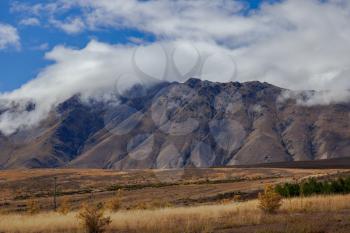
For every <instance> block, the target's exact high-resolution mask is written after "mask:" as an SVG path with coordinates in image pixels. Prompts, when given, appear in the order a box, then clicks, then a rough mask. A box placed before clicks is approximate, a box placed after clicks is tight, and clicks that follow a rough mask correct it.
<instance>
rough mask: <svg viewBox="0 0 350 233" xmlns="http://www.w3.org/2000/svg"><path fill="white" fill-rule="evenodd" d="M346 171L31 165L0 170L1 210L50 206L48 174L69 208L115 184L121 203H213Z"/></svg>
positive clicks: (108, 193) (104, 195)
mask: <svg viewBox="0 0 350 233" xmlns="http://www.w3.org/2000/svg"><path fill="white" fill-rule="evenodd" d="M345 173H346V174H347V173H349V174H350V170H348V169H340V170H339V169H288V168H211V169H185V170H130V171H113V170H99V169H37V170H8V171H0V190H1V196H0V206H1V207H2V210H6V211H11V212H13V211H15V212H18V211H19V212H21V211H25V209H26V203H27V201H28V199H34V200H37V201H39V202H40V206H41V208H42V209H43V210H49V209H52V208H53V190H54V178H55V177H57V196H58V201H60V200H61V199H62V198H63V197H65V198H68V199H69V200H70V201H71V202H72V205H73V207H74V208H77V207H78V206H79V205H80V204H81V203H82V202H84V201H87V200H94V201H96V202H99V201H105V200H107V199H108V198H110V197H112V196H113V195H114V194H115V192H116V191H117V190H119V189H121V190H122V192H123V197H122V199H123V204H122V205H123V208H125V209H130V208H134V207H136V206H138V205H140V203H141V204H147V205H152V204H155V203H156V204H155V205H161V204H162V203H163V204H164V205H165V203H166V205H171V206H189V205H202V204H208V203H217V202H220V201H222V200H225V199H232V198H233V197H234V196H235V195H241V197H242V198H244V199H252V198H255V197H256V196H257V193H258V192H259V191H260V190H262V188H263V187H264V185H266V184H275V183H280V182H286V181H293V180H300V179H305V178H307V177H310V176H331V175H340V174H345Z"/></svg>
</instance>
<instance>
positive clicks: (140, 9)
mask: <svg viewBox="0 0 350 233" xmlns="http://www.w3.org/2000/svg"><path fill="white" fill-rule="evenodd" d="M72 9H74V11H73V13H71V11H70V10H72ZM12 11H13V12H19V11H21V12H25V15H26V17H28V18H37V19H38V21H39V20H40V22H47V24H48V25H50V26H54V27H57V28H59V29H62V30H63V31H65V32H67V33H69V34H76V33H80V32H83V31H94V30H106V29H108V30H114V29H120V28H132V29H136V30H139V31H143V32H145V33H150V34H152V35H154V36H155V38H156V40H155V42H152V43H151V42H144V41H143V40H142V38H140V40H135V39H137V38H133V39H132V40H130V43H129V44H107V43H103V42H98V41H95V40H92V41H91V42H90V43H88V44H87V45H86V47H85V48H81V49H77V48H71V47H69V46H56V47H55V48H54V49H53V50H52V51H50V52H48V53H47V54H46V58H47V59H49V60H52V61H54V63H53V64H52V65H49V66H48V67H46V68H45V69H44V70H42V71H41V72H40V74H39V75H38V76H37V77H35V78H34V79H33V80H32V81H30V82H28V83H27V84H25V85H23V86H22V87H21V88H19V89H18V90H15V91H13V92H11V93H3V94H1V96H0V99H1V100H2V102H3V103H4V104H3V106H6V105H9V103H10V102H11V101H22V100H31V101H32V102H34V103H35V105H36V108H35V110H34V111H31V112H29V113H28V112H27V111H22V112H21V111H19V112H8V113H5V114H2V115H1V116H0V130H1V131H3V132H5V133H11V132H13V131H14V130H16V129H18V128H19V127H26V126H27V125H32V124H33V123H35V122H38V121H39V120H40V119H42V118H43V117H45V116H46V115H47V114H48V112H49V111H50V109H51V108H52V107H55V106H57V104H59V103H61V102H62V101H64V100H65V99H67V98H69V97H71V96H72V95H74V94H77V93H81V94H82V96H83V97H84V98H88V97H99V98H108V93H110V92H111V91H115V90H116V89H117V90H118V89H120V90H119V91H123V89H125V88H127V87H130V86H131V85H132V84H135V83H140V82H141V83H143V84H145V83H146V84H149V83H150V82H152V80H153V81H161V80H167V81H174V80H175V81H183V80H185V79H186V78H188V77H189V76H196V77H199V78H202V79H207V80H210V81H220V82H225V81H240V82H244V81H251V80H258V81H264V82H269V83H272V84H274V85H277V86H281V87H284V88H287V89H292V90H326V91H324V92H321V93H320V94H316V95H310V99H309V100H308V102H307V103H306V104H308V105H313V104H328V103H331V102H340V101H347V100H349V93H348V91H347V90H348V89H350V82H349V73H350V70H349V68H350V57H349V54H350V47H349V46H348V45H349V42H350V27H348V22H349V21H350V13H349V12H350V3H349V2H348V1H345V0H328V1H319V0H308V1H305V0H286V1H278V2H274V3H265V4H263V5H262V6H261V8H260V9H256V10H248V9H247V7H246V6H245V5H244V4H243V3H242V2H241V1H228V0H220V1H210V0H204V1H137V0H130V1H112V0H103V1H95V0H84V1H82V0H71V1H66V0H60V1H56V2H51V3H38V4H34V5H28V4H23V3H20V2H17V3H15V4H14V5H13V6H12ZM76 12H79V13H76ZM41 24H43V23H41ZM48 25H43V26H48ZM136 41H137V43H135V42H136ZM140 43H141V44H140ZM0 46H1V43H0ZM169 61H172V62H171V66H169V64H170V63H169ZM150 80H151V81H150ZM289 96H292V95H289ZM23 108H24V107H23Z"/></svg>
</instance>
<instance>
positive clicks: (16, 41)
mask: <svg viewBox="0 0 350 233" xmlns="http://www.w3.org/2000/svg"><path fill="white" fill-rule="evenodd" d="M10 46H14V47H15V48H17V49H18V48H19V47H20V37H19V35H18V32H17V29H16V28H15V27H13V26H11V25H8V24H3V23H0V50H1V49H5V48H8V47H10Z"/></svg>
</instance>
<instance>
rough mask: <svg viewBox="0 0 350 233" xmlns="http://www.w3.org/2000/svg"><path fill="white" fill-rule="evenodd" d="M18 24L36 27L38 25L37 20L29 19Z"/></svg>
mask: <svg viewBox="0 0 350 233" xmlns="http://www.w3.org/2000/svg"><path fill="white" fill-rule="evenodd" d="M19 24H21V25H25V26H38V25H40V21H39V20H38V19H37V18H34V17H31V18H26V19H22V20H21V21H20V22H19Z"/></svg>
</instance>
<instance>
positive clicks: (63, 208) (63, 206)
mask: <svg viewBox="0 0 350 233" xmlns="http://www.w3.org/2000/svg"><path fill="white" fill-rule="evenodd" d="M70 209H71V207H70V202H69V199H68V198H67V197H63V198H62V200H61V202H60V203H59V206H58V209H57V211H58V213H60V214H62V215H67V214H68V213H69V211H70Z"/></svg>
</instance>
